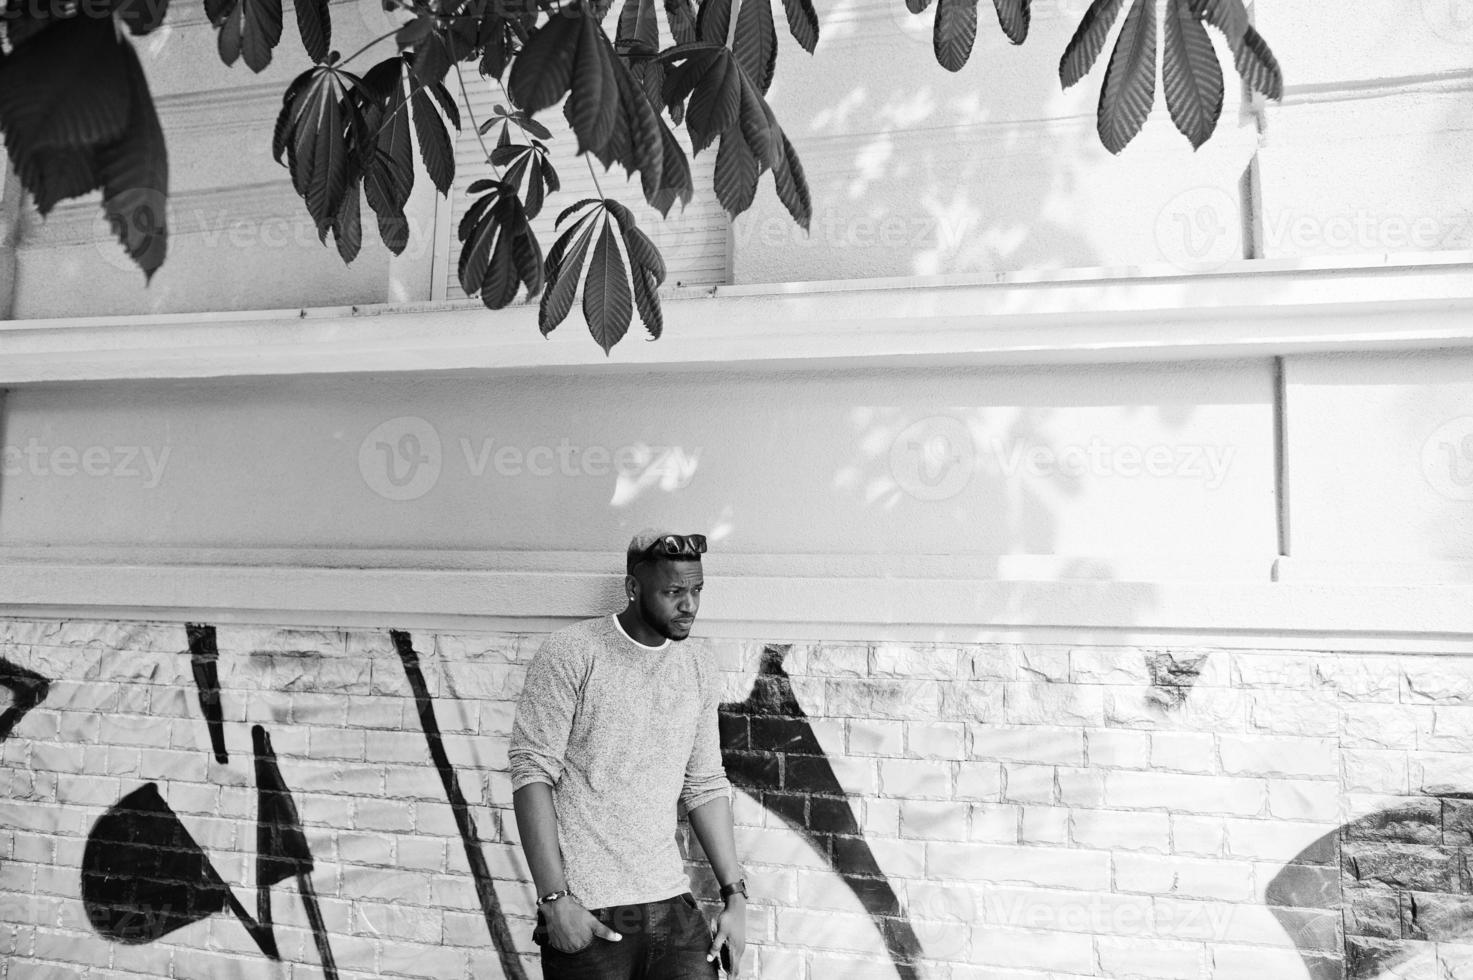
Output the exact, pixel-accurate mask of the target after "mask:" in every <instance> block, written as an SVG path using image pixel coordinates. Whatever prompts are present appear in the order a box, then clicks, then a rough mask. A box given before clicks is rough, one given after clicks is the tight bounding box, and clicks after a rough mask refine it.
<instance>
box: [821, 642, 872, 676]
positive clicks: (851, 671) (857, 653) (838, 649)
mask: <svg viewBox="0 0 1473 980" xmlns="http://www.w3.org/2000/svg"><path fill="white" fill-rule="evenodd" d="M870 649H871V648H870V647H869V645H868V644H863V643H820V644H819V645H818V646H816V647H815V648H813V649H812V650H810V651H809V655H808V672H809V673H811V674H814V675H816V676H820V677H860V678H863V677H869V676H870Z"/></svg>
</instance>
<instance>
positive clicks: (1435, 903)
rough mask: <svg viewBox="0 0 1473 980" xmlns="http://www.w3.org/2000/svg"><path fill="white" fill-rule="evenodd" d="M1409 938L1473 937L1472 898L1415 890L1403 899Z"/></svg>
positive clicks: (1403, 910) (1455, 938)
mask: <svg viewBox="0 0 1473 980" xmlns="http://www.w3.org/2000/svg"><path fill="white" fill-rule="evenodd" d="M1401 911H1402V929H1403V933H1402V934H1403V935H1404V936H1405V937H1406V938H1407V939H1426V940H1433V941H1444V940H1451V941H1457V940H1463V941H1467V939H1468V938H1469V937H1470V936H1473V896H1469V895H1441V894H1434V893H1428V892H1418V891H1412V892H1408V893H1406V894H1405V895H1403V896H1402V909H1401Z"/></svg>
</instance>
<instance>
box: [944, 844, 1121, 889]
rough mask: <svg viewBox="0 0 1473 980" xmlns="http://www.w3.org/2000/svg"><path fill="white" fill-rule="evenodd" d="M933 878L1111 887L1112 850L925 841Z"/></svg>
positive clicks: (1056, 886)
mask: <svg viewBox="0 0 1473 980" xmlns="http://www.w3.org/2000/svg"><path fill="white" fill-rule="evenodd" d="M926 867H927V868H928V869H929V871H930V876H931V877H938V878H946V877H950V878H960V879H963V880H968V881H978V882H994V883H1006V882H1012V883H1015V884H1023V885H1037V886H1039V887H1041V888H1077V889H1084V890H1093V891H1107V890H1108V889H1109V887H1110V854H1109V852H1108V851H1095V850H1086V849H1085V848H1081V847H1032V846H1021V845H1020V846H1009V845H1006V844H948V843H937V842H933V843H928V844H926Z"/></svg>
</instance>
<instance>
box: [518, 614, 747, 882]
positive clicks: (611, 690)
mask: <svg viewBox="0 0 1473 980" xmlns="http://www.w3.org/2000/svg"><path fill="white" fill-rule="evenodd" d="M720 697H721V692H720V685H719V677H718V675H717V672H716V667H715V665H714V664H712V663H710V662H709V661H708V660H707V659H706V658H705V657H703V656H701V655H700V651H699V650H698V648H696V647H695V646H694V645H692V644H689V643H672V642H669V641H667V642H666V643H665V645H664V646H662V647H647V646H644V645H642V644H639V643H635V642H634V641H633V640H631V639H630V638H629V637H628V636H626V635H625V633H624V631H623V629H622V628H621V627H620V626H619V625H618V624H617V623H616V622H615V621H614V617H612V616H601V617H599V618H598V619H588V620H584V621H583V622H580V623H575V624H573V625H572V626H568V627H566V628H564V629H561V630H558V631H557V632H555V633H553V634H551V635H550V636H548V638H547V640H546V641H545V642H544V643H543V644H542V647H541V648H540V649H539V650H538V651H537V655H536V656H535V657H533V659H532V663H531V666H530V667H529V668H528V669H527V680H526V685H525V686H524V687H523V688H522V694H521V698H520V700H518V702H517V710H516V718H515V720H514V722H513V723H512V733H511V749H510V753H509V754H510V760H511V784H512V790H513V791H516V790H518V789H521V788H522V787H523V786H526V785H528V784H529V783H535V782H542V783H547V784H548V785H550V786H552V798H553V803H554V805H555V807H556V809H557V825H558V827H557V829H558V845H559V847H560V849H561V850H562V858H563V871H564V874H565V875H566V876H567V882H568V887H569V888H570V889H571V890H572V892H573V894H574V895H576V896H578V900H579V901H580V902H582V903H583V905H584V906H585V907H587V908H591V909H592V908H603V907H605V906H609V905H632V904H635V903H640V902H657V901H661V900H664V899H667V898H671V897H673V896H675V895H679V894H681V893H682V892H685V891H688V890H689V889H690V884H689V881H688V879H687V878H686V874H685V868H684V866H683V865H682V863H681V858H680V850H679V848H678V847H677V846H676V842H675V821H676V815H677V811H676V804H677V803H679V804H680V805H681V806H682V807H684V808H685V810H686V811H690V810H693V809H695V808H696V807H698V806H700V805H701V804H703V803H707V802H709V801H710V800H713V799H716V798H717V797H721V796H729V793H730V783H728V782H727V778H726V770H725V769H724V768H722V764H721V736H720V732H719V729H718V725H717V719H716V708H717V704H718V703H719V701H720Z"/></svg>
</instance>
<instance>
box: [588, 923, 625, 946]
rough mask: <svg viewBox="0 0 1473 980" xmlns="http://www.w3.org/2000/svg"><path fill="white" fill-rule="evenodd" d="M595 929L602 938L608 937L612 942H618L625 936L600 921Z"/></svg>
mask: <svg viewBox="0 0 1473 980" xmlns="http://www.w3.org/2000/svg"><path fill="white" fill-rule="evenodd" d="M593 931H594V932H595V933H597V934H598V936H599V938H600V939H607V940H609V941H610V942H615V943H616V942H618V941H619V940H621V939H623V938H624V937H623V936H621V935H619V934H618V933H617V932H615V931H614V930H612V929H610V928H609V927H608V926H606V925H604V924H603V923H602V922H600V923H598V924H597V925H595V926H594V927H593Z"/></svg>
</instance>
